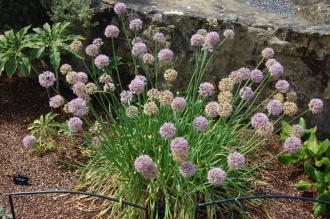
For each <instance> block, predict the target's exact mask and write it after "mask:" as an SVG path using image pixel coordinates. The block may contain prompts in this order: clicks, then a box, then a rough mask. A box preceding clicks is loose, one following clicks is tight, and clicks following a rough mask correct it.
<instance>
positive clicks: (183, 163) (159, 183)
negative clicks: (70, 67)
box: [57, 3, 323, 218]
mask: <svg viewBox="0 0 330 219" xmlns="http://www.w3.org/2000/svg"><path fill="white" fill-rule="evenodd" d="M115 12H116V13H117V15H118V16H119V18H120V21H122V22H121V24H122V25H121V26H120V32H118V31H117V29H116V28H114V29H116V31H115V35H114V34H113V32H112V31H113V30H111V31H110V30H109V27H108V30H106V31H105V32H106V35H107V37H108V36H109V37H110V39H105V40H111V43H112V45H113V44H114V40H113V38H114V37H118V38H117V39H122V38H126V40H127V43H126V44H127V45H128V51H130V52H131V57H132V62H133V65H129V66H133V68H134V69H132V72H134V74H135V78H134V79H133V80H132V81H131V82H130V83H129V84H128V85H124V84H122V83H121V80H120V77H119V74H118V73H119V72H118V68H117V66H116V67H115V68H113V69H109V66H108V65H109V59H108V57H115V50H114V49H113V50H112V51H110V52H106V51H104V50H102V52H103V53H104V55H98V56H97V57H96V58H95V56H96V54H97V53H96V52H95V53H94V52H91V51H92V50H90V49H86V53H87V55H86V58H85V59H84V62H85V66H87V67H88V66H89V64H88V63H87V61H88V60H90V61H89V63H90V67H88V71H87V72H88V73H89V76H90V79H92V80H93V82H89V83H93V84H94V85H95V87H94V86H93V88H94V90H93V97H94V99H95V100H97V101H98V103H99V106H101V107H97V108H96V107H94V106H93V104H92V102H91V101H90V100H89V99H90V98H87V97H89V95H91V94H90V93H88V94H87V92H86V90H87V89H86V87H85V92H86V94H85V95H82V94H81V93H80V92H79V95H78V97H77V98H76V99H73V100H68V101H67V102H68V103H67V104H65V105H64V107H63V110H64V111H65V112H67V113H69V114H70V116H71V117H72V118H71V119H69V120H68V122H67V124H68V125H69V128H70V130H72V131H73V132H79V131H81V130H82V129H83V124H82V123H85V125H86V126H93V124H94V122H95V121H96V122H97V124H99V126H100V128H99V131H98V133H97V134H94V133H89V134H88V135H86V136H89V137H88V138H87V139H86V141H87V142H88V141H90V142H91V144H90V146H89V147H88V148H87V149H86V150H88V154H90V156H91V157H90V158H91V159H90V161H89V163H88V164H87V165H86V166H85V167H84V168H83V170H82V176H81V186H80V188H81V189H84V190H88V191H92V192H96V193H99V194H105V195H109V196H114V197H118V198H120V199H122V200H128V201H130V202H133V203H137V204H141V205H144V206H147V207H148V209H149V212H148V213H149V214H150V216H151V218H156V217H157V216H158V215H159V213H160V210H159V209H160V208H159V207H160V206H159V204H160V203H162V206H164V217H165V218H194V217H195V210H196V203H197V202H201V201H211V200H216V199H220V198H224V197H235V196H239V195H240V194H244V193H247V192H248V191H249V183H248V181H249V179H251V177H253V176H254V174H253V170H254V169H256V167H254V166H249V167H246V163H245V161H246V160H247V159H249V154H250V153H254V151H255V149H256V148H258V147H262V146H263V145H264V144H265V142H266V140H267V137H266V136H269V135H271V134H272V133H273V131H274V127H275V126H276V125H277V124H278V123H279V122H280V121H281V120H282V118H285V117H286V116H294V115H295V113H296V112H297V106H296V105H295V103H294V102H290V101H287V102H284V103H283V101H284V97H283V101H282V102H279V103H278V102H274V101H273V102H272V104H269V106H267V107H266V108H265V102H269V101H272V100H275V99H276V98H275V96H276V95H277V94H278V93H279V92H283V91H285V92H283V94H282V93H279V94H280V95H282V96H283V95H286V92H287V91H288V88H287V86H286V83H285V84H284V86H283V83H282V82H281V83H280V84H282V85H281V86H277V87H275V86H274V92H273V93H272V94H271V95H270V96H269V97H266V99H265V100H263V99H262V98H261V97H262V95H261V93H262V91H263V90H264V89H265V87H266V86H267V85H268V84H270V82H272V81H275V80H278V79H279V78H280V77H281V76H282V75H283V74H284V68H283V66H282V65H281V64H280V63H279V62H278V61H276V60H273V61H270V60H271V59H270V58H273V55H274V54H273V53H272V50H271V49H267V50H266V51H264V52H263V54H260V58H261V61H260V62H259V64H258V66H255V67H253V68H254V69H253V68H252V67H250V68H247V67H242V68H239V69H238V70H234V71H233V72H232V73H231V74H230V75H229V76H228V77H226V78H223V79H221V80H220V81H219V83H218V85H217V86H215V83H214V82H207V81H205V78H204V73H205V72H206V70H207V69H208V67H209V63H210V62H211V60H212V59H213V58H214V51H217V50H218V48H219V47H221V45H223V44H224V43H225V42H226V41H229V40H232V38H233V37H234V33H232V31H225V34H224V35H225V37H220V36H222V34H219V33H217V32H215V31H209V32H208V31H206V30H204V29H200V30H198V31H197V33H196V34H194V35H193V36H192V38H191V45H192V49H193V50H194V53H195V60H194V68H193V70H192V75H191V77H190V80H189V82H188V84H187V88H186V89H185V90H184V92H182V91H180V90H174V89H173V86H171V85H172V84H171V83H173V82H175V81H176V79H177V78H179V77H183V75H180V72H178V71H177V70H175V68H174V66H173V63H174V61H175V59H176V57H175V54H174V53H173V51H172V50H171V49H170V48H167V47H165V46H164V45H163V44H161V43H159V40H158V38H159V36H163V35H161V34H160V33H159V31H158V30H157V31H155V32H157V36H158V37H157V40H154V39H150V41H147V40H144V41H143V42H141V40H139V41H138V42H134V44H133V45H132V40H133V38H134V39H138V37H139V36H138V35H139V33H140V32H143V31H141V28H142V27H143V25H142V21H141V20H139V19H135V20H132V21H130V22H127V21H125V22H124V19H125V17H126V7H125V6H124V5H123V4H119V3H118V4H117V5H116V6H115ZM127 23H129V26H127ZM109 25H111V24H109ZM129 30H131V31H129ZM110 32H111V33H110ZM117 33H118V35H117ZM121 35H123V36H121ZM111 36H114V37H111ZM141 38H142V37H141ZM164 39H166V40H167V37H164ZM113 48H114V45H113ZM100 49H101V48H99V47H97V50H100ZM151 51H153V54H152V52H151ZM147 52H149V53H147ZM92 53H93V54H92ZM147 56H148V57H147ZM266 59H268V60H267V67H266V68H265V69H261V68H259V67H260V66H263V65H261V64H262V63H264V62H265V61H266ZM115 64H116V63H115ZM251 69H252V70H251ZM160 73H165V74H164V76H163V77H159V74H160ZM68 74H70V73H68ZM141 74H142V75H141ZM116 76H117V79H118V81H117V80H113V78H116ZM77 78H78V77H77ZM67 79H68V82H69V83H70V84H71V85H72V88H73V89H74V90H75V88H76V89H77V85H76V86H74V84H75V83H77V82H78V79H77V81H76V82H75V83H71V82H72V80H71V79H72V78H67ZM84 82H85V81H84ZM80 83H81V81H80ZM85 83H87V84H88V82H85ZM109 83H111V84H112V89H111V91H110V90H109V89H105V90H104V89H103V87H104V86H105V85H108V84H109ZM272 84H273V83H272ZM79 86H82V85H79ZM79 86H78V87H79ZM86 86H87V85H86ZM217 88H218V89H217ZM279 90H280V91H279ZM80 91H81V90H80ZM75 93H77V94H78V92H77V90H76V91H75ZM216 101H217V102H216ZM282 104H283V106H282ZM57 105H59V104H57ZM281 107H283V110H282V108H281ZM322 107H323V105H322V104H321V103H320V102H319V101H318V100H313V101H312V102H311V103H310V105H309V109H310V111H312V112H313V113H318V112H320V111H321V108H322ZM100 108H101V109H102V110H104V112H101V113H100V112H99V110H100ZM294 119H295V118H293V120H294ZM91 135H92V136H91ZM95 138H96V139H97V142H98V143H97V144H95V143H93V142H95ZM92 140H93V141H92ZM297 142H298V141H295V142H293V143H290V148H292V150H298V148H299V147H298V146H297V145H298V144H297ZM287 144H288V143H287ZM293 144H294V145H293ZM291 145H293V146H291ZM286 148H288V147H286ZM227 207H228V206H227ZM89 208H91V209H94V210H96V209H99V210H100V216H101V215H103V214H106V215H107V216H108V217H110V218H114V217H127V218H138V217H139V216H141V215H142V214H143V212H141V211H140V210H139V209H135V208H123V207H122V206H120V204H116V203H113V202H104V203H103V204H101V205H95V203H94V204H93V205H89ZM225 210H228V212H230V211H231V210H230V209H228V208H225ZM207 214H208V216H209V217H210V218H212V217H213V216H214V214H215V209H214V208H210V209H208V211H207Z"/></svg>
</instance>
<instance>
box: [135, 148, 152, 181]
mask: <svg viewBox="0 0 330 219" xmlns="http://www.w3.org/2000/svg"><path fill="white" fill-rule="evenodd" d="M134 167H135V170H136V171H137V172H138V173H140V174H141V175H142V176H143V177H144V178H145V179H153V178H155V177H156V175H157V171H158V168H157V164H156V163H155V162H154V161H153V160H152V159H151V157H150V156H149V155H145V154H144V155H140V156H138V157H137V158H136V159H135V161H134Z"/></svg>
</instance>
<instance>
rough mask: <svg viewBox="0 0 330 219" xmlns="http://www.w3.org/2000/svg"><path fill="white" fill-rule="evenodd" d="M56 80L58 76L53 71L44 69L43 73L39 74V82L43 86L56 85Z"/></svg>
mask: <svg viewBox="0 0 330 219" xmlns="http://www.w3.org/2000/svg"><path fill="white" fill-rule="evenodd" d="M55 81H56V78H55V75H54V73H53V72H50V71H44V72H43V73H42V74H40V75H39V84H40V85H41V86H42V87H45V88H49V87H51V86H53V85H54V83H55Z"/></svg>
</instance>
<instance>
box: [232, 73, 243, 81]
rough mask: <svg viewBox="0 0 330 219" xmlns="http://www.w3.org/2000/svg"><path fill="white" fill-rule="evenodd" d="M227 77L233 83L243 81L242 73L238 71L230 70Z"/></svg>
mask: <svg viewBox="0 0 330 219" xmlns="http://www.w3.org/2000/svg"><path fill="white" fill-rule="evenodd" d="M229 79H231V80H233V81H234V82H235V83H241V82H242V81H243V73H242V72H240V71H232V72H231V73H230V74H229Z"/></svg>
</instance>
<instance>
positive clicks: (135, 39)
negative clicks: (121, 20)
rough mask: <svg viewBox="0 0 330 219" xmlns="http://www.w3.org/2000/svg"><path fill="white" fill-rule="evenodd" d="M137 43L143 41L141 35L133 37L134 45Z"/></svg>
mask: <svg viewBox="0 0 330 219" xmlns="http://www.w3.org/2000/svg"><path fill="white" fill-rule="evenodd" d="M135 43H143V39H142V38H141V37H134V38H133V39H132V45H134V44H135Z"/></svg>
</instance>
